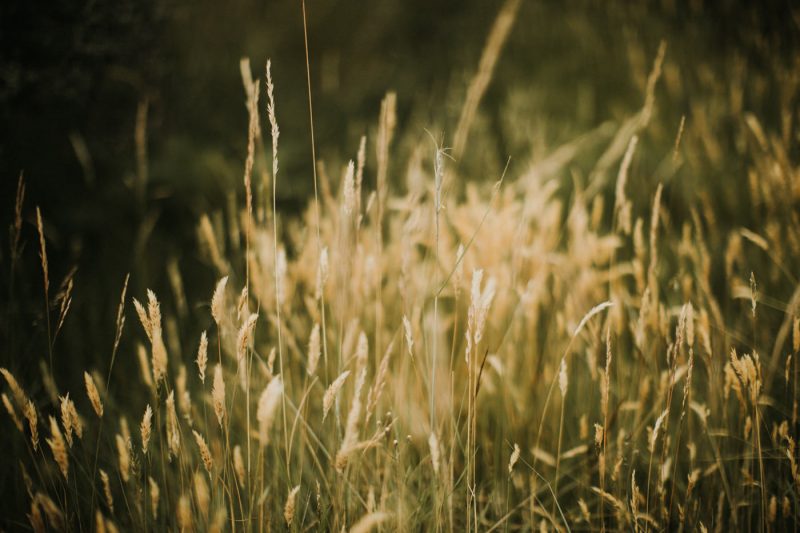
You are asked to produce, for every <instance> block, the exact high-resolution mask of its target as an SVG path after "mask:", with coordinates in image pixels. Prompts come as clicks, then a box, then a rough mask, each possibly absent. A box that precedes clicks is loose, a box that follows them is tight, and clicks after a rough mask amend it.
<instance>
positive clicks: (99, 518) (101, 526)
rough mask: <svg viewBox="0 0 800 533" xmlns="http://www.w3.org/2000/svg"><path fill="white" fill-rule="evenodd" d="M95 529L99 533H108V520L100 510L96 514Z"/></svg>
mask: <svg viewBox="0 0 800 533" xmlns="http://www.w3.org/2000/svg"><path fill="white" fill-rule="evenodd" d="M94 527H95V531H97V533H108V530H107V529H106V519H105V518H104V517H103V513H101V512H100V509H98V510H97V511H95V513H94Z"/></svg>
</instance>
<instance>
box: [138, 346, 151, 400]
mask: <svg viewBox="0 0 800 533" xmlns="http://www.w3.org/2000/svg"><path fill="white" fill-rule="evenodd" d="M136 357H137V359H138V360H139V370H140V372H141V375H142V383H144V384H145V385H147V388H149V389H155V384H154V383H153V374H152V373H151V372H150V362H149V361H148V360H147V349H146V348H145V347H144V346H142V345H141V344H137V345H136Z"/></svg>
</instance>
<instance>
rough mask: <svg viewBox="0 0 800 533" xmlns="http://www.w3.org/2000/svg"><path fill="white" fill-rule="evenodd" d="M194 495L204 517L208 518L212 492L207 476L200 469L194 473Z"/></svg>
mask: <svg viewBox="0 0 800 533" xmlns="http://www.w3.org/2000/svg"><path fill="white" fill-rule="evenodd" d="M193 478H194V497H195V500H196V501H197V507H198V509H199V510H200V514H201V515H202V516H203V517H204V518H206V519H207V518H208V504H209V503H210V502H211V494H210V493H209V492H208V483H206V480H205V476H203V475H202V474H201V473H200V471H199V470H197V471H195V473H194V476H193Z"/></svg>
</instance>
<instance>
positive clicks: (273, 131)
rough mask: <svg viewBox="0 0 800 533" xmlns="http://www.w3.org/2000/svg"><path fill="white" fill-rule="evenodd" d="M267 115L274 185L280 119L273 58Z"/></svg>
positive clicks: (270, 69) (268, 61)
mask: <svg viewBox="0 0 800 533" xmlns="http://www.w3.org/2000/svg"><path fill="white" fill-rule="evenodd" d="M266 77H267V100H268V101H267V116H268V117H269V124H270V135H271V137H272V185H273V187H274V186H275V179H276V176H277V175H278V138H279V137H280V134H281V132H280V130H279V129H278V120H277V119H276V118H275V85H274V84H273V83H272V60H269V59H268V60H267V72H266Z"/></svg>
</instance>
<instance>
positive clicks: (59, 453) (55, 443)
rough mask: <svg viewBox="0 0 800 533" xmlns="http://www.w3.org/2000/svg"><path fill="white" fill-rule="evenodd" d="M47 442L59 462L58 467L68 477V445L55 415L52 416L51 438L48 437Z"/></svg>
mask: <svg viewBox="0 0 800 533" xmlns="http://www.w3.org/2000/svg"><path fill="white" fill-rule="evenodd" d="M47 444H49V445H50V450H51V451H52V452H53V458H54V459H55V460H56V463H57V464H58V468H59V469H60V470H61V473H62V474H63V475H64V479H67V475H68V474H69V457H68V455H67V446H66V444H65V443H64V437H63V436H62V435H61V430H60V429H58V422H57V421H56V419H55V417H52V416H51V417H50V438H49V439H47Z"/></svg>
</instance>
